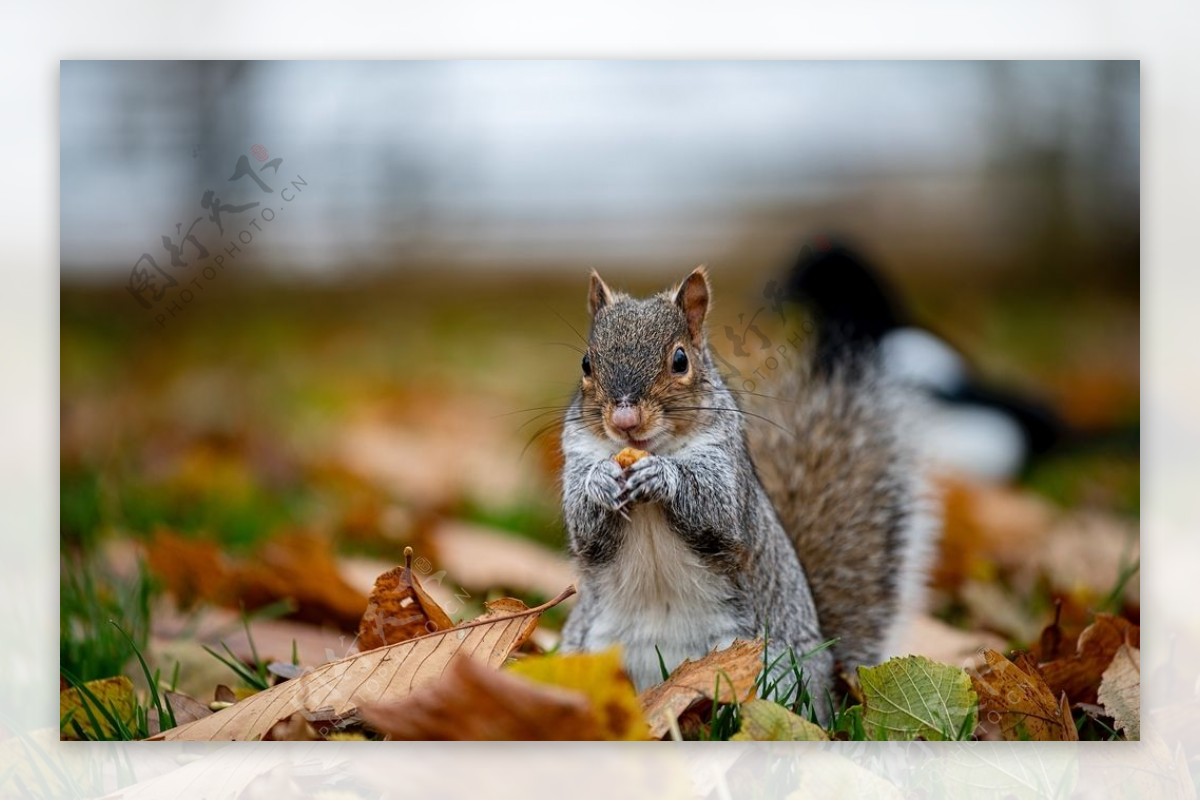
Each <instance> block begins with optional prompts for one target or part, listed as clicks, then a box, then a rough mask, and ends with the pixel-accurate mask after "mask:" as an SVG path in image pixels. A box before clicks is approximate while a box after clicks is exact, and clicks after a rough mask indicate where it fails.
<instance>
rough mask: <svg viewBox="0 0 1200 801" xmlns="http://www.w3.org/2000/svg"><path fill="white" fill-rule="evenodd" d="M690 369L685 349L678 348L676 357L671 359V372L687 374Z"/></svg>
mask: <svg viewBox="0 0 1200 801" xmlns="http://www.w3.org/2000/svg"><path fill="white" fill-rule="evenodd" d="M687 368H688V359H687V354H686V353H684V352H683V348H676V349H675V355H674V356H672V357H671V372H673V373H686V372H687Z"/></svg>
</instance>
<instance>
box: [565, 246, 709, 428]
mask: <svg viewBox="0 0 1200 801" xmlns="http://www.w3.org/2000/svg"><path fill="white" fill-rule="evenodd" d="M708 298H709V285H708V273H707V272H706V271H705V269H704V267H702V266H701V267H697V268H696V269H695V270H693V271H692V273H691V275H689V276H688V277H687V278H686V279H684V281H683V283H681V284H680V285H679V286H677V287H675V288H674V289H671V290H668V291H666V292H663V293H660V294H658V295H655V296H653V297H650V298H646V299H636V298H631V297H629V296H628V295H624V294H620V293H616V292H613V291H612V290H610V289H609V288H608V286H607V285H606V284H605V283H604V281H603V280H602V279H601V278H600V276H599V275H597V274H596V273H595V272H593V273H592V281H591V287H590V289H589V292H588V309H589V310H590V311H591V314H592V326H591V333H590V335H589V337H588V348H587V351H586V352H585V353H584V356H583V364H582V370H583V376H582V378H581V380H580V392H581V393H582V396H583V410H584V411H583V416H582V419H583V422H585V423H586V424H587V426H588V427H589V428H590V429H592V431H593V433H595V434H596V435H597V436H598V437H602V438H603V437H607V438H608V439H610V440H612V441H613V442H615V443H618V444H620V445H622V446H624V445H630V446H632V447H635V448H639V449H642V450H654V449H655V448H656V447H659V446H661V445H662V444H665V443H667V442H669V441H670V440H671V439H672V438H673V437H677V436H680V435H683V434H685V433H687V431H688V430H689V429H690V428H691V427H692V425H693V424H694V422H695V420H696V416H697V415H696V412H697V411H698V407H700V406H703V403H701V402H700V400H701V399H702V396H703V394H704V392H705V388H706V387H707V386H708V381H709V378H710V374H711V371H712V370H713V369H714V368H713V366H712V360H711V358H710V357H709V355H708V346H707V344H706V342H705V335H704V318H705V316H706V315H707V314H708V304H709V300H708Z"/></svg>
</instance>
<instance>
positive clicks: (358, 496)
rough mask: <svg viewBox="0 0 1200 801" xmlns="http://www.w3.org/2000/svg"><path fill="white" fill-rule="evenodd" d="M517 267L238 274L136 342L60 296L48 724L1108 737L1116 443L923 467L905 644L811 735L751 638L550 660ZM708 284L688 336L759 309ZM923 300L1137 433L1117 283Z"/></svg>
mask: <svg viewBox="0 0 1200 801" xmlns="http://www.w3.org/2000/svg"><path fill="white" fill-rule="evenodd" d="M543 283H544V286H542V287H539V289H540V291H530V288H529V286H528V284H525V285H522V286H521V287H519V288H515V287H511V286H509V285H506V284H504V282H503V281H501V280H499V279H479V280H478V281H476V282H474V283H470V282H466V283H464V284H462V285H459V286H455V287H454V288H450V287H448V286H447V285H446V283H445V282H441V281H438V280H430V281H428V282H425V283H421V282H419V281H418V282H416V283H413V284H406V285H403V286H398V285H397V286H392V285H388V284H386V283H384V284H378V285H366V286H359V287H354V286H351V287H341V288H338V289H331V288H324V289H307V290H302V289H284V288H280V287H274V286H272V287H260V288H257V289H255V288H249V287H236V288H230V289H227V290H226V291H224V292H223V293H221V294H217V293H214V294H213V296H212V297H207V298H205V299H204V302H203V303H202V304H196V305H195V306H193V307H189V309H188V310H187V311H186V313H185V314H182V315H181V316H180V317H179V318H178V319H174V320H171V321H170V322H169V324H168V325H167V326H166V327H164V328H161V329H160V328H159V327H157V326H155V325H154V324H153V322H152V321H151V320H149V318H147V317H145V316H144V315H143V314H142V313H141V312H140V311H139V310H138V308H137V307H136V305H135V304H133V303H131V302H130V301H129V298H128V297H127V296H123V293H122V292H121V291H120V290H119V289H117V290H113V291H109V290H99V289H88V290H83V289H69V288H68V289H64V293H63V299H62V439H61V448H62V450H61V535H62V589H61V599H62V603H61V635H60V660H61V675H60V686H61V689H62V695H61V713H62V731H61V735H62V737H64V738H71V739H135V738H147V737H150V738H157V739H177V738H185V739H189V738H190V739H346V738H370V739H375V738H382V737H390V738H395V739H409V738H411V739H652V738H687V739H755V740H824V739H850V740H861V739H918V738H919V739H928V740H934V739H968V738H984V739H1049V740H1074V739H1136V738H1137V737H1138V720H1139V716H1138V710H1139V697H1140V663H1139V639H1138V624H1139V622H1140V620H1139V598H1138V588H1139V583H1138V559H1139V552H1138V527H1137V515H1138V505H1139V494H1138V492H1139V490H1138V486H1139V466H1138V459H1137V447H1136V436H1135V438H1134V441H1133V445H1132V447H1130V446H1129V445H1128V444H1126V445H1123V446H1122V445H1117V446H1113V447H1102V448H1094V449H1089V450H1084V451H1070V452H1064V453H1061V454H1058V455H1053V456H1051V457H1049V458H1047V459H1045V460H1043V461H1042V462H1040V463H1038V464H1037V465H1035V466H1034V467H1033V469H1032V470H1031V471H1030V472H1029V473H1028V474H1027V475H1026V476H1024V477H1023V479H1022V480H1021V481H1020V482H1019V483H1018V484H1016V485H1013V486H995V485H986V484H982V483H978V482H975V481H971V480H969V479H966V478H964V477H962V476H940V477H939V478H938V482H939V487H940V489H941V491H942V503H943V504H944V511H945V515H946V529H945V533H944V536H943V539H942V543H941V546H940V552H939V555H938V560H937V566H936V570H935V572H934V575H933V579H932V587H931V598H930V608H929V614H927V615H925V616H923V617H921V618H919V619H918V620H916V621H914V624H913V627H912V631H911V632H910V636H909V639H908V640H907V641H906V643H905V650H906V652H909V653H911V654H912V656H908V657H904V658H899V659H895V660H892V661H889V662H887V663H885V664H883V665H880V666H877V667H872V668H867V669H864V670H862V671H861V673H860V674H859V675H858V676H857V677H854V678H855V679H856V683H857V695H855V696H852V697H850V698H848V699H846V701H845V702H844V703H842V704H840V705H839V706H838V708H837V710H836V712H835V715H834V719H833V720H832V721H822V725H818V724H817V718H816V716H815V714H814V711H813V703H812V699H807V698H802V697H801V698H795V697H779V696H778V695H773V694H772V692H771V688H769V687H765V686H763V681H764V680H763V675H764V672H763V667H764V665H763V655H762V654H763V649H762V643H761V642H745V643H737V644H735V645H734V646H733V647H732V648H730V649H728V650H727V651H724V652H719V653H717V654H714V655H711V656H710V657H708V658H705V659H702V660H698V661H697V662H693V663H686V664H685V665H683V666H680V667H679V668H678V669H677V670H676V671H675V672H674V673H672V674H671V675H670V676H669V677H667V678H666V680H665V681H664V683H663V684H662V685H660V686H658V687H656V688H652V689H651V690H648V691H647V692H645V693H643V694H641V695H640V696H639V695H638V694H637V693H635V692H634V690H633V688H632V686H631V685H630V684H629V683H628V681H627V680H626V679H625V678H624V676H623V675H622V674H621V672H620V669H619V657H618V655H617V654H615V653H605V654H595V655H587V656H566V655H560V654H557V653H556V648H557V644H558V631H559V629H560V628H561V625H562V622H563V620H564V618H565V615H566V611H567V609H568V608H569V606H570V604H571V603H572V602H573V599H572V598H571V597H570V594H569V592H568V587H570V585H571V584H572V582H573V581H574V577H573V576H572V573H571V569H570V566H569V565H568V563H567V562H566V560H565V559H564V557H563V555H562V530H561V523H560V521H559V513H558V501H557V488H556V485H555V480H556V473H557V469H558V465H559V462H558V454H557V449H556V440H555V433H556V423H557V420H558V418H559V417H560V416H561V409H562V406H563V405H564V404H565V403H566V402H567V401H568V400H569V397H570V394H571V392H572V391H573V387H574V383H575V381H576V372H577V365H578V358H579V357H578V353H577V352H576V348H577V347H578V345H579V340H578V335H577V333H576V331H575V330H573V329H582V327H583V326H584V324H585V321H584V316H583V293H582V291H581V286H582V284H581V283H580V282H579V281H573V282H557V281H549V280H546V281H544V282H543ZM635 288H638V287H635ZM641 288H642V289H654V288H657V287H656V286H653V285H650V284H648V285H647V286H646V287H641ZM717 291H718V293H725V294H723V295H718V297H721V298H724V299H725V301H724V303H720V304H718V306H717V312H716V314H717V315H718V316H717V317H716V318H715V320H714V321H713V323H714V326H715V327H716V330H718V331H719V330H721V329H720V326H722V324H723V322H728V323H735V322H737V321H736V316H737V311H738V305H739V300H738V299H739V298H741V299H742V300H744V301H745V303H744V304H742V305H748V306H749V307H750V308H753V307H754V304H755V303H756V302H757V301H756V299H755V296H754V294H753V287H738V286H737V285H736V284H732V285H731V284H730V283H729V282H728V281H726V280H725V279H724V278H722V277H721V276H718V277H717ZM739 292H741V295H739V294H738V293H739ZM925 297H926V298H927V300H925V301H924V305H925V306H926V308H925V309H924V311H925V312H926V313H928V314H933V315H936V316H937V319H939V320H940V321H942V322H943V323H944V325H943V328H944V329H945V330H947V331H948V332H949V333H951V334H957V339H958V341H959V342H960V343H962V344H963V345H964V346H965V347H966V349H967V350H968V352H972V353H973V355H977V356H978V358H979V361H980V363H981V364H982V366H983V367H984V368H985V369H987V370H988V371H990V374H991V375H993V376H996V377H998V378H999V379H1000V380H1003V381H1008V382H1009V383H1010V384H1012V385H1016V386H1023V387H1026V388H1037V389H1039V390H1041V391H1042V392H1044V393H1045V394H1046V395H1047V396H1048V397H1049V398H1050V399H1051V400H1052V401H1054V402H1055V404H1056V405H1057V406H1058V407H1059V408H1060V409H1061V410H1062V411H1063V413H1064V415H1066V416H1067V417H1068V419H1070V420H1072V421H1074V422H1077V423H1079V424H1081V425H1084V424H1086V425H1090V426H1111V427H1113V428H1122V427H1124V428H1125V429H1129V428H1132V430H1134V431H1135V432H1136V427H1137V420H1138V385H1137V381H1138V365H1137V352H1138V346H1137V340H1136V335H1137V318H1136V311H1137V306H1136V298H1133V299H1131V303H1132V306H1131V307H1130V305H1129V303H1128V302H1124V303H1123V302H1121V301H1119V300H1114V299H1111V298H1105V297H1098V298H1095V299H1090V298H1085V299H1083V300H1082V301H1081V300H1078V299H1072V302H1071V314H1070V315H1063V314H1062V313H1061V309H1062V308H1063V305H1064V299H1063V298H1058V297H1054V296H1047V297H1038V298H1031V297H1029V296H1028V295H1027V294H1024V293H1019V292H1014V293H1011V294H1008V295H1006V294H1004V293H1003V292H993V293H991V294H990V295H988V296H987V297H986V298H983V297H982V296H981V297H980V298H976V299H974V300H972V299H971V298H967V299H966V300H964V299H963V297H962V296H961V295H958V296H955V297H953V298H951V297H949V296H945V295H943V296H938V295H937V294H936V292H931V293H929V294H927V295H926V296H925ZM722 314H724V315H725V318H722V317H721V316H720V315H722ZM1131 338H1132V339H1131ZM718 346H719V347H720V346H721V345H720V343H719V342H718ZM972 346H973V347H974V351H972ZM726 355H727V356H729V358H730V359H731V360H734V361H736V357H734V356H733V355H731V354H728V353H727V354H726ZM464 654H468V655H473V656H474V657H475V658H473V659H472V658H464V656H463V655H464ZM797 667H799V666H797ZM760 696H761V698H759V697H760ZM756 698H757V699H758V700H755V699H756Z"/></svg>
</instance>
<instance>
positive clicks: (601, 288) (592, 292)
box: [588, 270, 613, 317]
mask: <svg viewBox="0 0 1200 801" xmlns="http://www.w3.org/2000/svg"><path fill="white" fill-rule="evenodd" d="M612 302H613V294H612V290H611V289H609V288H608V284H606V283H604V279H603V278H601V277H600V273H598V272H596V271H595V270H592V283H591V286H590V287H588V311H590V312H591V313H592V316H593V317H595V316H596V312H598V311H600V310H601V309H603V308H604V307H605V306H611V305H612Z"/></svg>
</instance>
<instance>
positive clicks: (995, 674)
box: [972, 649, 1079, 740]
mask: <svg viewBox="0 0 1200 801" xmlns="http://www.w3.org/2000/svg"><path fill="white" fill-rule="evenodd" d="M984 656H985V657H986V659H987V667H986V668H985V669H984V670H983V671H981V672H979V673H977V674H976V675H975V676H973V677H972V684H973V685H974V688H975V693H976V694H977V695H978V697H979V725H980V726H981V727H982V728H983V730H984V731H985V732H987V733H990V734H992V735H995V736H997V737H998V738H999V739H1003V740H1077V739H1079V738H1078V736H1077V734H1076V731H1075V722H1074V721H1073V720H1072V719H1071V716H1070V710H1069V707H1068V710H1067V715H1066V720H1064V719H1063V708H1062V703H1061V702H1060V701H1059V700H1058V699H1056V698H1055V697H1054V693H1052V692H1051V691H1050V688H1049V687H1048V686H1046V682H1045V680H1044V679H1043V678H1042V675H1041V673H1039V672H1038V669H1037V665H1036V664H1035V663H1034V662H1033V661H1032V659H1028V658H1026V659H1022V660H1019V662H1018V663H1014V662H1012V661H1010V660H1009V659H1006V658H1005V656H1004V654H1001V653H999V652H998V651H993V650H991V649H988V650H987V651H986V652H985V654H984ZM1063 699H1064V701H1065V696H1064V697H1063Z"/></svg>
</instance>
